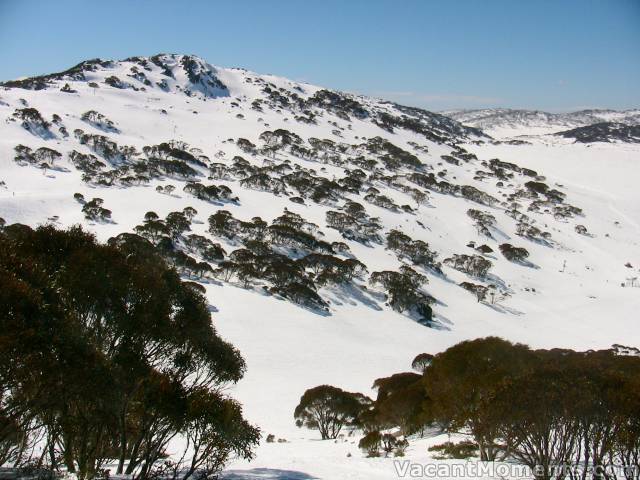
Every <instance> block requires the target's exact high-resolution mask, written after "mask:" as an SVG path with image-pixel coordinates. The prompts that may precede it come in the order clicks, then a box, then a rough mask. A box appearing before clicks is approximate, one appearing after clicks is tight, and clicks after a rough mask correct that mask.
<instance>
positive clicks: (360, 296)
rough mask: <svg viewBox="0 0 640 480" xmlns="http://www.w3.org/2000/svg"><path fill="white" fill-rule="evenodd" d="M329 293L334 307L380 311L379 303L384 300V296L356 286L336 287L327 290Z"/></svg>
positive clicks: (348, 284) (344, 285) (343, 285)
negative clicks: (359, 304)
mask: <svg viewBox="0 0 640 480" xmlns="http://www.w3.org/2000/svg"><path fill="white" fill-rule="evenodd" d="M325 291H327V292H328V293H329V300H331V303H332V304H334V305H344V304H348V305H357V304H358V303H361V304H362V305H364V306H366V307H369V308H372V309H373V310H377V311H380V310H382V307H380V305H378V301H380V300H382V301H384V300H383V296H382V294H379V293H378V292H372V291H369V290H367V289H365V288H362V287H360V286H358V285H354V284H350V283H347V284H342V285H335V286H333V287H331V288H327V289H325Z"/></svg>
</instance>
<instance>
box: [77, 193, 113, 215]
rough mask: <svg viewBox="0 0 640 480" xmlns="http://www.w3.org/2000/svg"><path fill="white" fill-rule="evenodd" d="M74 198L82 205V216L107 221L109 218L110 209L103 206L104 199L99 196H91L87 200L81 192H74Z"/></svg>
mask: <svg viewBox="0 0 640 480" xmlns="http://www.w3.org/2000/svg"><path fill="white" fill-rule="evenodd" d="M74 198H75V199H76V200H77V201H78V202H79V203H80V204H81V205H82V213H84V218H86V219H87V220H92V221H94V222H108V221H110V220H111V210H109V209H107V208H104V207H103V206H102V205H104V200H103V199H101V198H92V199H91V200H89V201H88V202H87V201H85V199H84V197H83V196H82V195H81V194H79V193H78V194H75V195H74Z"/></svg>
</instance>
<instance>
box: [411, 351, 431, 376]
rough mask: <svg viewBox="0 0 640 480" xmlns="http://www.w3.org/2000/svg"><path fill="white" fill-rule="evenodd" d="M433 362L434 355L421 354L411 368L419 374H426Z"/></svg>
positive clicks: (414, 360)
mask: <svg viewBox="0 0 640 480" xmlns="http://www.w3.org/2000/svg"><path fill="white" fill-rule="evenodd" d="M431 362H433V355H431V354H430V353H419V354H418V355H416V357H415V358H414V359H413V361H412V362H411V368H413V369H414V370H416V371H417V372H418V373H424V371H425V370H426V369H427V367H428V366H429V365H431Z"/></svg>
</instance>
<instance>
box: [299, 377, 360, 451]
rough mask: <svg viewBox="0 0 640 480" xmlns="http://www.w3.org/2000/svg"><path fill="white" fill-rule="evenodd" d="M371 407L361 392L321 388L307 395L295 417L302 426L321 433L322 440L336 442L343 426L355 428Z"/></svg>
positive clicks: (308, 392) (307, 392)
mask: <svg viewBox="0 0 640 480" xmlns="http://www.w3.org/2000/svg"><path fill="white" fill-rule="evenodd" d="M370 404H371V399H369V398H368V397H366V396H364V395H362V394H360V393H351V392H345V391H344V390H342V389H340V388H337V387H332V386H330V385H320V386H318V387H314V388H310V389H309V390H307V391H306V392H304V395H302V397H301V398H300V403H299V404H298V406H297V407H296V409H295V411H294V413H293V416H294V418H295V419H296V425H298V426H299V427H302V426H305V427H307V428H311V429H317V430H319V431H320V435H321V436H322V439H323V440H326V439H330V438H331V439H333V438H337V437H338V434H339V433H340V430H342V428H343V427H353V426H356V425H357V424H358V417H359V415H360V414H361V413H362V412H363V411H365V410H366V409H367V408H368V407H369V406H370Z"/></svg>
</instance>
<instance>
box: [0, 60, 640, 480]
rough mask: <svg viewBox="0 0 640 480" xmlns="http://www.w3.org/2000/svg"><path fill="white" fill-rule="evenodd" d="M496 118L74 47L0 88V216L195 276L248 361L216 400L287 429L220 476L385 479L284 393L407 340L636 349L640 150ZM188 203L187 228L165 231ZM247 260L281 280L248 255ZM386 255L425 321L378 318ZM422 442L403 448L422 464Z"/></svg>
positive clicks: (408, 344) (346, 384)
mask: <svg viewBox="0 0 640 480" xmlns="http://www.w3.org/2000/svg"><path fill="white" fill-rule="evenodd" d="M494 112H495V111H494ZM509 112H514V111H508V112H506V113H504V115H500V114H498V113H494V120H495V122H496V123H491V122H492V121H493V120H492V119H491V116H490V115H489V114H488V113H487V116H486V118H484V117H483V116H482V114H480V113H478V114H477V116H476V117H474V116H473V115H472V114H471V113H467V115H470V116H468V117H461V116H457V114H456V115H453V114H451V113H448V115H450V116H452V117H453V119H452V118H449V117H447V116H443V115H440V114H436V113H432V112H427V111H424V110H421V109H417V108H411V107H404V106H400V105H396V104H392V103H389V102H383V101H379V100H375V99H371V98H367V97H362V96H356V95H350V94H345V93H341V92H337V91H333V90H329V89H323V88H321V87H318V86H313V85H309V84H303V83H298V82H293V81H290V80H287V79H285V78H281V77H277V76H272V75H260V74H256V73H253V72H249V71H246V70H243V69H238V68H221V67H214V66H212V65H210V64H208V63H207V62H206V61H204V60H202V59H200V58H197V57H194V56H184V55H157V56H153V57H148V58H146V57H145V58H143V57H132V58H129V59H127V60H123V61H103V60H90V61H87V62H83V63H81V64H79V65H77V66H75V67H73V68H71V69H69V70H67V71H65V72H61V73H56V74H51V75H44V76H41V77H37V78H29V79H23V80H17V81H8V82H5V83H4V84H3V85H2V87H0V217H2V218H3V219H4V220H5V221H6V222H7V223H15V222H21V223H26V224H29V225H37V224H41V223H45V222H51V223H55V224H57V225H60V226H69V225H73V224H77V223H79V224H82V225H84V226H85V227H86V228H87V229H89V230H91V231H93V232H95V234H96V235H97V237H98V238H99V239H101V240H103V241H106V240H107V239H109V238H110V237H114V236H117V235H119V234H121V233H125V232H129V233H133V232H137V233H139V234H141V235H146V236H147V237H148V238H151V239H152V240H153V241H156V242H157V243H158V244H159V245H161V246H162V248H164V252H165V253H166V255H167V257H168V258H169V260H170V261H172V262H173V263H174V264H175V265H176V266H177V268H179V269H180V270H181V271H182V273H183V274H184V276H185V278H188V279H189V280H191V281H195V282H198V283H200V284H201V285H202V286H203V287H204V288H205V289H206V292H207V297H208V299H209V301H210V303H211V305H212V312H213V319H214V323H215V325H216V327H217V329H218V330H219V332H220V333H221V334H222V335H223V336H224V337H226V338H227V339H228V340H230V341H231V342H232V343H233V344H234V345H236V346H237V347H238V348H239V349H240V351H241V352H242V354H243V355H244V356H245V357H246V360H247V367H248V370H247V374H246V377H245V378H244V379H243V380H242V381H241V382H240V383H239V384H238V385H237V386H236V387H235V388H234V390H233V395H234V396H236V397H237V398H238V399H240V400H241V402H242V403H243V404H244V406H245V410H246V416H247V417H248V418H249V419H250V420H251V421H252V422H254V423H256V424H258V425H260V426H261V427H262V429H263V432H264V433H265V434H267V433H272V434H274V435H276V437H278V438H286V439H287V440H288V443H269V444H266V443H265V444H263V445H262V446H261V447H260V449H259V451H258V457H257V459H256V460H255V462H254V463H253V464H251V465H248V466H247V465H240V464H239V465H235V466H234V467H233V468H234V469H236V470H237V471H246V470H248V469H254V470H253V472H254V476H253V477H252V476H250V474H249V473H246V472H245V475H246V476H245V477H241V476H240V475H241V474H240V473H237V475H238V476H237V477H234V476H233V475H232V474H228V478H323V479H324V478H326V479H336V478H354V479H357V478H362V479H365V478H366V479H378V478H380V479H388V478H393V476H392V474H391V472H393V467H392V464H391V462H392V459H383V458H380V459H368V458H362V455H361V454H360V452H359V451H358V449H357V442H356V444H354V443H353V441H352V440H350V439H347V440H345V441H344V442H341V443H331V442H314V441H312V439H314V438H316V432H313V431H306V430H299V429H297V428H296V427H295V425H294V422H293V410H294V407H295V405H296V404H297V402H298V400H299V398H300V395H301V394H302V392H303V391H304V390H305V389H307V388H309V387H313V386H316V385H320V384H324V383H327V384H332V385H336V386H339V387H341V388H345V389H348V390H349V391H361V392H364V393H369V394H370V393H371V391H370V387H371V383H372V382H373V380H374V379H375V378H378V377H381V376H384V375H389V374H392V373H396V372H399V371H403V370H407V369H408V368H409V367H410V362H411V359H412V358H413V357H415V356H416V355H417V354H418V353H421V352H429V353H436V352H438V351H441V350H443V349H445V348H447V347H448V346H451V345H453V344H455V343H457V342H459V341H461V340H464V339H469V338H476V337H481V336H487V335H498V336H501V337H505V338H508V339H511V340H514V341H521V342H526V343H529V344H530V345H532V346H534V347H570V348H580V349H587V348H608V347H610V346H611V345H612V344H622V345H631V346H637V345H639V344H640V328H638V325H637V312H638V309H639V308H640V289H638V288H634V285H637V284H638V282H637V280H632V279H633V278H634V277H636V278H637V276H638V266H639V265H640V257H639V254H640V248H639V247H640V240H639V239H640V201H639V200H640V198H639V194H638V189H637V185H638V184H639V183H640V165H639V164H638V158H639V154H640V145H638V144H633V143H625V142H617V143H590V144H588V145H585V144H580V143H574V142H573V141H572V140H571V139H565V138H562V137H558V138H557V140H556V141H554V142H548V141H541V140H539V139H536V138H533V137H532V138H529V139H528V143H527V144H521V145H513V144H508V143H501V142H494V141H492V139H491V138H490V137H489V136H487V135H486V134H485V133H484V132H483V129H485V128H488V129H489V131H490V133H491V134H492V135H493V132H494V130H493V129H494V127H493V126H492V125H497V126H500V125H507V127H508V128H514V129H521V124H520V123H517V122H516V120H515V119H531V120H530V121H531V122H532V123H531V124H530V126H531V127H533V126H535V125H540V126H541V127H544V128H548V129H551V127H550V126H549V124H550V123H551V120H548V119H549V118H552V117H549V116H548V115H549V114H541V113H540V114H531V115H529V114H528V113H521V114H516V113H509ZM638 114H639V113H638V111H635V113H633V112H626V113H620V114H618V113H615V112H594V113H591V114H589V113H585V112H582V115H583V117H584V118H585V119H586V118H587V117H589V115H591V117H589V118H593V119H595V118H596V117H597V118H599V120H598V121H602V119H603V118H604V117H602V116H603V115H604V116H608V117H607V118H608V120H612V119H614V117H615V121H616V122H620V123H633V122H634V121H635V120H632V119H633V117H634V115H635V118H636V119H637V117H638ZM616 115H619V117H616ZM534 118H539V124H534V123H533V122H534V120H533V119H534ZM553 118H555V117H553ZM576 118H577V117H576ZM508 119H511V120H508ZM485 121H486V122H488V123H484V122H485ZM519 121H520V122H523V121H525V120H519ZM526 121H527V122H528V121H529V120H526ZM554 121H555V120H554ZM565 121H566V122H567V123H563V124H562V128H558V130H567V129H568V128H569V127H574V126H576V125H577V123H569V120H563V122H565ZM572 121H573V120H572ZM581 121H585V122H586V121H587V120H581ZM460 122H462V123H460ZM500 122H506V123H500ZM509 122H514V123H509ZM545 122H546V123H545ZM557 122H560V121H559V120H558V121H557ZM575 122H578V120H575ZM465 124H466V125H465ZM469 125H471V126H469ZM554 125H560V124H559V123H555V124H554ZM497 126H496V127H495V128H498V127H497ZM501 128H502V127H501ZM527 128H529V127H527ZM555 128H556V127H555V126H554V127H553V129H555ZM556 131H557V130H556ZM545 133H548V132H545ZM187 207H192V209H195V213H194V212H193V210H191V209H188V210H186V211H187V212H188V216H189V217H190V218H191V217H192V219H191V220H190V225H189V228H190V230H187V231H182V233H180V232H178V234H176V235H175V236H174V238H173V240H170V241H169V240H168V239H163V237H166V235H165V233H166V230H165V229H166V228H169V227H167V224H168V223H169V221H168V219H167V215H168V214H170V213H171V212H183V211H185V210H184V209H186V208H187ZM105 210H109V213H110V215H108V214H107V212H105ZM150 211H152V212H155V213H156V214H157V217H158V218H157V219H155V218H154V217H153V216H152V215H146V214H147V212H150ZM219 211H224V212H228V213H224V212H223V213H217V212H219ZM287 212H288V213H287ZM145 215H146V218H145ZM211 216H213V220H211ZM174 217H175V215H174ZM256 217H260V221H259V220H257V219H256ZM163 219H167V220H166V221H165V220H163ZM154 222H155V223H154ZM394 231H395V232H401V233H402V234H404V236H403V235H400V234H398V233H393V232H394ZM390 234H391V235H390ZM505 244H509V245H511V246H512V247H516V248H524V249H526V252H527V253H528V257H526V258H521V259H519V260H517V259H516V260H510V259H509V257H510V252H512V250H510V249H509V247H504V246H503V245H505ZM501 246H503V247H502V248H501ZM505 255H506V256H505ZM258 258H260V259H262V260H258ZM265 259H266V260H265ZM276 260H277V262H279V263H277V262H276ZM356 260H357V262H356ZM259 261H268V262H271V263H270V264H269V265H270V266H273V265H274V264H275V263H277V264H278V265H280V266H284V267H286V268H284V267H283V268H284V270H278V271H285V273H286V275H285V276H286V277H287V278H285V279H284V280H282V277H281V276H278V275H276V274H273V275H268V274H265V273H264V271H263V270H260V269H259V268H257V267H256V268H254V269H253V270H252V269H251V268H249V267H255V265H256V264H257V262H259ZM261 265H262V264H261ZM403 265H405V266H408V267H410V268H412V269H413V270H414V271H415V272H416V273H417V274H419V275H422V276H423V277H420V276H418V277H416V278H417V279H418V283H419V285H418V287H417V290H416V292H415V295H416V296H415V298H416V299H417V300H416V301H417V302H418V303H419V304H420V305H425V304H429V305H430V308H431V309H432V311H433V316H432V317H430V316H429V315H428V314H427V313H428V312H427V310H426V309H424V308H422V309H420V308H407V309H404V310H403V311H399V310H400V309H398V308H396V309H394V308H393V307H392V305H390V304H389V302H388V300H387V299H386V297H385V293H386V292H385V288H384V287H383V286H381V285H380V283H375V282H371V279H372V277H371V274H372V273H374V272H381V271H393V272H397V271H399V269H400V268H401V266H403ZM267 270H268V269H267ZM485 270H486V272H485ZM269 271H271V272H274V271H276V269H273V268H272V269H271V270H269ZM345 271H347V272H348V273H347V274H345V273H344V272H345ZM261 272H262V273H261ZM292 272H293V273H292ZM291 278H292V279H293V280H290V279H291ZM303 287H304V288H303ZM440 440H442V439H440ZM432 441H433V442H435V441H436V439H431V440H420V441H416V442H415V443H412V446H411V447H410V448H409V450H408V453H407V455H408V458H410V459H413V460H416V461H418V460H421V461H433V459H432V458H431V457H430V456H429V454H428V453H427V451H426V448H425V442H427V443H428V442H432ZM348 453H350V454H351V455H352V456H350V457H347V454H348ZM262 467H265V468H266V467H269V468H271V469H280V470H282V471H295V472H298V473H297V475H298V476H294V475H293V474H291V475H290V476H289V477H287V476H282V477H275V476H274V477H269V476H268V472H267V473H265V474H264V476H262V477H261V476H260V474H261V470H260V468H262ZM300 472H302V473H300ZM302 474H304V475H307V476H302Z"/></svg>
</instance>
